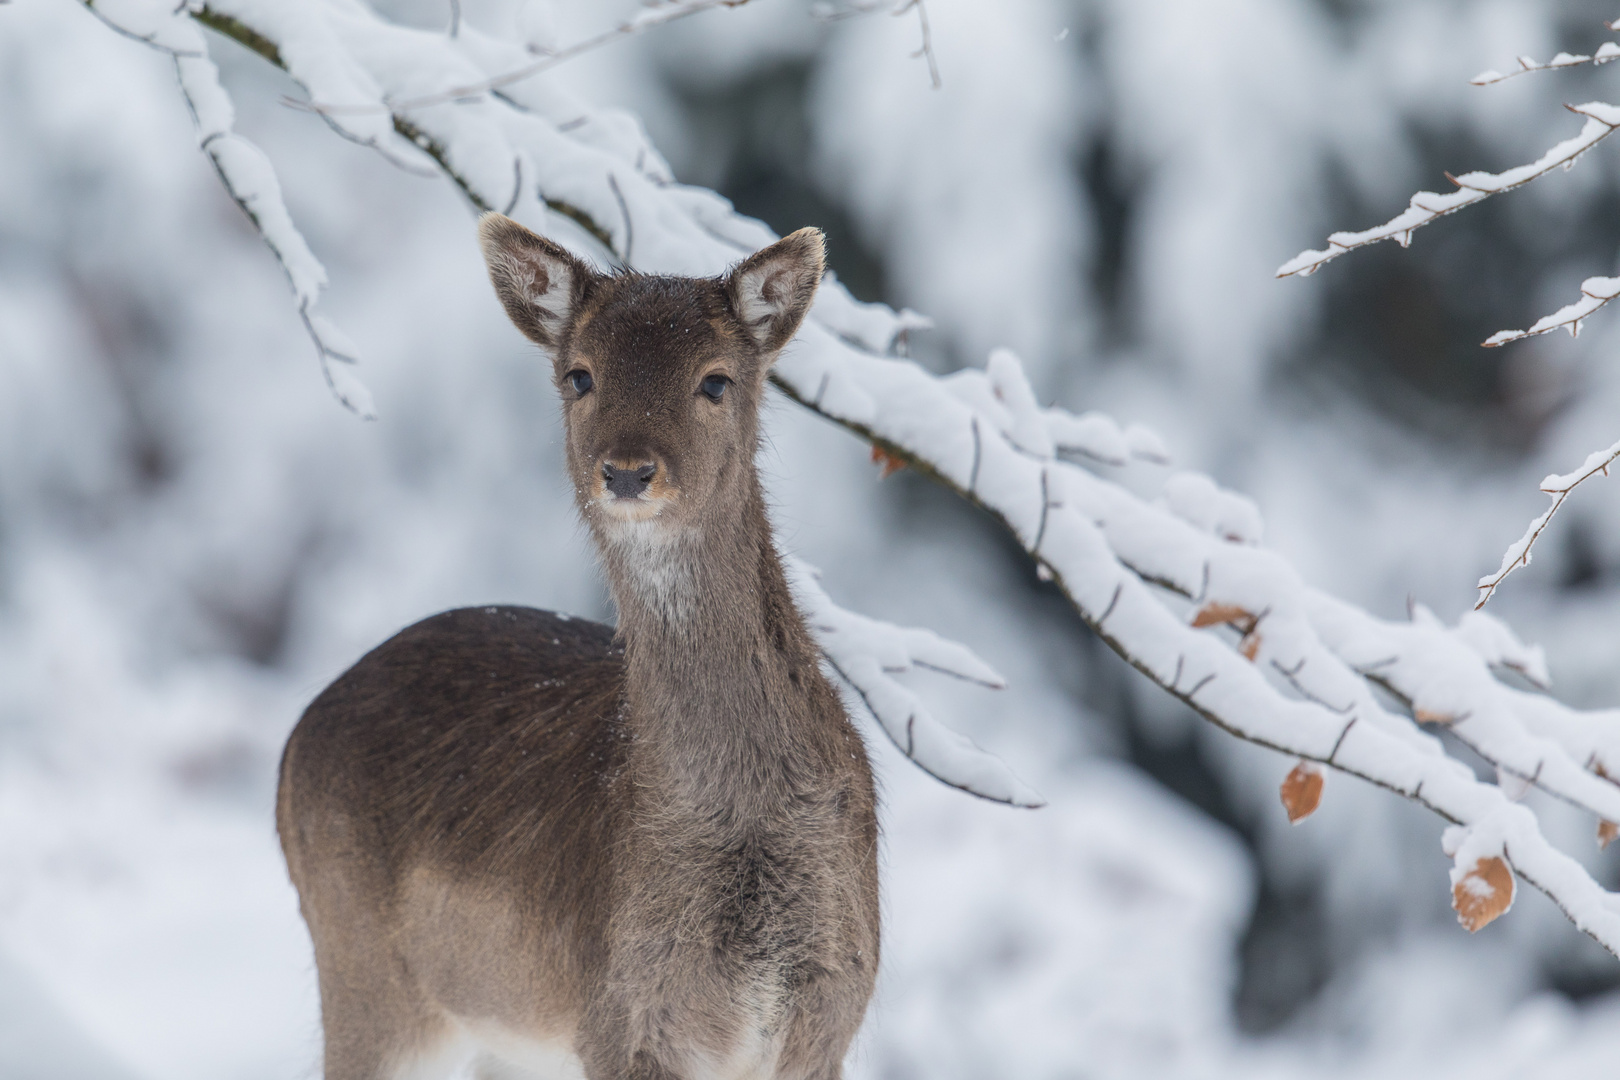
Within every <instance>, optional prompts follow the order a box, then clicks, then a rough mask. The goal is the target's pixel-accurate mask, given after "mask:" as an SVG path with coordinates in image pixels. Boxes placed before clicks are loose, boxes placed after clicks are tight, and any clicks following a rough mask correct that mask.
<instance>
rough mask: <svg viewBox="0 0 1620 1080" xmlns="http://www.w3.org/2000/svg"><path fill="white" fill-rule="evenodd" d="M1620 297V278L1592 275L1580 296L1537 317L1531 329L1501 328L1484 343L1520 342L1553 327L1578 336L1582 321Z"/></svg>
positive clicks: (1586, 281) (1487, 345)
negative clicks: (1551, 311) (1571, 302)
mask: <svg viewBox="0 0 1620 1080" xmlns="http://www.w3.org/2000/svg"><path fill="white" fill-rule="evenodd" d="M1616 296H1620V278H1612V277H1589V278H1587V279H1586V280H1585V281H1583V282H1581V298H1580V299H1579V300H1577V301H1575V302H1574V303H1573V304H1566V305H1565V306H1563V307H1561V308H1559V309H1558V310H1557V311H1555V312H1553V313H1552V314H1551V315H1544V316H1542V317H1541V318H1540V319H1537V320H1536V322H1535V323H1534V325H1532V326H1531V327H1530V329H1528V330H1498V331H1497V332H1496V333H1494V334H1492V335H1491V336H1490V337H1488V338H1486V339H1485V341H1484V345H1485V347H1486V348H1487V349H1494V348H1496V347H1497V346H1499V345H1506V344H1507V343H1508V342H1510V341H1521V340H1523V339H1524V338H1527V337H1535V336H1536V335H1537V334H1545V333H1547V332H1549V331H1551V330H1568V331H1569V336H1570V337H1579V336H1580V333H1581V322H1582V320H1584V319H1585V318H1586V317H1587V316H1588V315H1591V314H1592V313H1593V312H1594V311H1596V310H1597V309H1598V308H1600V307H1602V306H1603V305H1604V304H1607V303H1608V302H1609V301H1610V300H1613V299H1614V298H1615V297H1616Z"/></svg>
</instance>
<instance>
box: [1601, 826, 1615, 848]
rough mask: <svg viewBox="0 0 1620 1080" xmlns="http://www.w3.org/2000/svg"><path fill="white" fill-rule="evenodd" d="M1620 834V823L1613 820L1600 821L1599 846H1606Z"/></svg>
mask: <svg viewBox="0 0 1620 1080" xmlns="http://www.w3.org/2000/svg"><path fill="white" fill-rule="evenodd" d="M1617 836H1620V825H1616V824H1615V823H1614V822H1612V821H1599V822H1598V847H1600V848H1606V847H1608V846H1609V845H1610V844H1612V843H1614V838H1615V837H1617Z"/></svg>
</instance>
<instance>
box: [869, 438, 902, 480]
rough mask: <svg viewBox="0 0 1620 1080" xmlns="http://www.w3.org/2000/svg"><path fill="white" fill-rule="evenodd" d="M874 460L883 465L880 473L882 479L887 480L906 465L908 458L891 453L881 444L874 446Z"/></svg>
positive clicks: (879, 476)
mask: <svg viewBox="0 0 1620 1080" xmlns="http://www.w3.org/2000/svg"><path fill="white" fill-rule="evenodd" d="M872 460H873V461H875V462H877V463H878V464H879V465H881V466H882V469H881V471H880V472H879V474H878V478H879V479H881V480H887V479H888V478H889V477H891V476H893V475H894V474H895V473H897V472H899V471H900V470H901V469H903V468H905V467H906V459H905V458H902V457H897V456H896V455H894V454H891V453H889V452H888V451H887V450H885V449H883V447H881V446H873V447H872Z"/></svg>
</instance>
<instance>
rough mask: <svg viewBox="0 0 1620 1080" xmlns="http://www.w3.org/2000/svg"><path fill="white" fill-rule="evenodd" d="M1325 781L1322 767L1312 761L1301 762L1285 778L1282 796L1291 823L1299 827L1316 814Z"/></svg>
mask: <svg viewBox="0 0 1620 1080" xmlns="http://www.w3.org/2000/svg"><path fill="white" fill-rule="evenodd" d="M1324 779H1325V778H1324V777H1323V776H1322V768H1321V766H1319V765H1317V764H1316V763H1315V762H1310V761H1301V762H1300V763H1299V764H1298V765H1295V766H1294V767H1293V769H1292V770H1290V772H1289V773H1288V775H1287V776H1286V777H1284V778H1283V782H1282V790H1281V792H1280V794H1281V795H1282V804H1283V809H1284V810H1286V811H1288V820H1289V822H1290V823H1292V824H1295V825H1297V824H1299V823H1300V822H1301V821H1304V820H1305V819H1306V818H1308V817H1310V816H1311V815H1312V814H1314V813H1316V808H1317V807H1318V806H1320V805H1321V803H1322V783H1323V780H1324Z"/></svg>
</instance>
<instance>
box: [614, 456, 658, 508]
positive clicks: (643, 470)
mask: <svg viewBox="0 0 1620 1080" xmlns="http://www.w3.org/2000/svg"><path fill="white" fill-rule="evenodd" d="M657 471H658V466H656V465H641V466H638V467H636V468H634V469H621V468H619V467H618V466H617V465H612V464H609V463H608V462H605V461H604V462H603V463H602V479H603V480H606V481H607V489H608V490H609V491H611V492H613V496H614V498H618V499H636V498H640V497H641V493H642V492H643V491H646V490H647V485H648V484H650V483H652V478H653V474H654V473H656V472H657Z"/></svg>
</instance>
